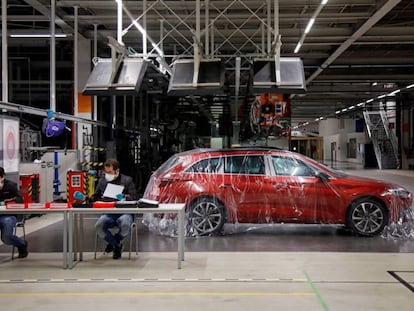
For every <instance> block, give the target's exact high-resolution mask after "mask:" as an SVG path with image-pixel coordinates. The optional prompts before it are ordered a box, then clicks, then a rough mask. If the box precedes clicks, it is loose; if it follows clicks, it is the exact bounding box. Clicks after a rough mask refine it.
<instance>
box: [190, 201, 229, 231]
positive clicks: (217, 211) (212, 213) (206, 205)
mask: <svg viewBox="0 0 414 311" xmlns="http://www.w3.org/2000/svg"><path fill="white" fill-rule="evenodd" d="M224 218H225V215H224V206H223V204H221V203H220V202H219V201H218V200H217V199H214V198H208V197H205V198H200V199H197V200H196V201H195V202H193V203H192V204H191V206H190V210H189V214H188V225H189V228H188V231H189V233H190V235H217V234H218V233H220V231H221V229H222V228H223V225H224Z"/></svg>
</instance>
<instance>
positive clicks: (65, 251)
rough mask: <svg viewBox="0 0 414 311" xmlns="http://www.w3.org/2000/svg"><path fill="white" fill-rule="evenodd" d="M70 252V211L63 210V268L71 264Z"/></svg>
mask: <svg viewBox="0 0 414 311" xmlns="http://www.w3.org/2000/svg"><path fill="white" fill-rule="evenodd" d="M68 257H69V253H68V212H67V211H65V212H63V269H67V268H68V265H69V262H68V261H69V258H68Z"/></svg>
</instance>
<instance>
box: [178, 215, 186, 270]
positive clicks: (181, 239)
mask: <svg viewBox="0 0 414 311" xmlns="http://www.w3.org/2000/svg"><path fill="white" fill-rule="evenodd" d="M184 215H185V213H184V209H183V210H181V211H180V212H179V213H178V254H177V255H178V269H181V261H184Z"/></svg>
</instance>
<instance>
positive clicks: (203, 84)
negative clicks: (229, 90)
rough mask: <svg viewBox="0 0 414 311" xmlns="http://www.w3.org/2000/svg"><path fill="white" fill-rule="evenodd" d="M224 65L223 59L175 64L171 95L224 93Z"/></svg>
mask: <svg viewBox="0 0 414 311" xmlns="http://www.w3.org/2000/svg"><path fill="white" fill-rule="evenodd" d="M224 73H225V70H224V63H223V62H222V60H221V59H201V60H200V61H199V64H194V59H179V60H176V61H175V62H174V64H173V70H172V76H171V79H170V83H169V86H168V94H169V95H177V96H182V95H209V94H218V93H222V92H223V90H222V89H223V86H224Z"/></svg>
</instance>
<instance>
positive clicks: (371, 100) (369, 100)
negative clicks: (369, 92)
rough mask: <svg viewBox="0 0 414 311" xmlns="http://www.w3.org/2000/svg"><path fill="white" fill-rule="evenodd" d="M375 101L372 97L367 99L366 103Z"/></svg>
mask: <svg viewBox="0 0 414 311" xmlns="http://www.w3.org/2000/svg"><path fill="white" fill-rule="evenodd" d="M373 101H374V99H373V98H371V99H368V100H367V101H366V103H370V102H373Z"/></svg>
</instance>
